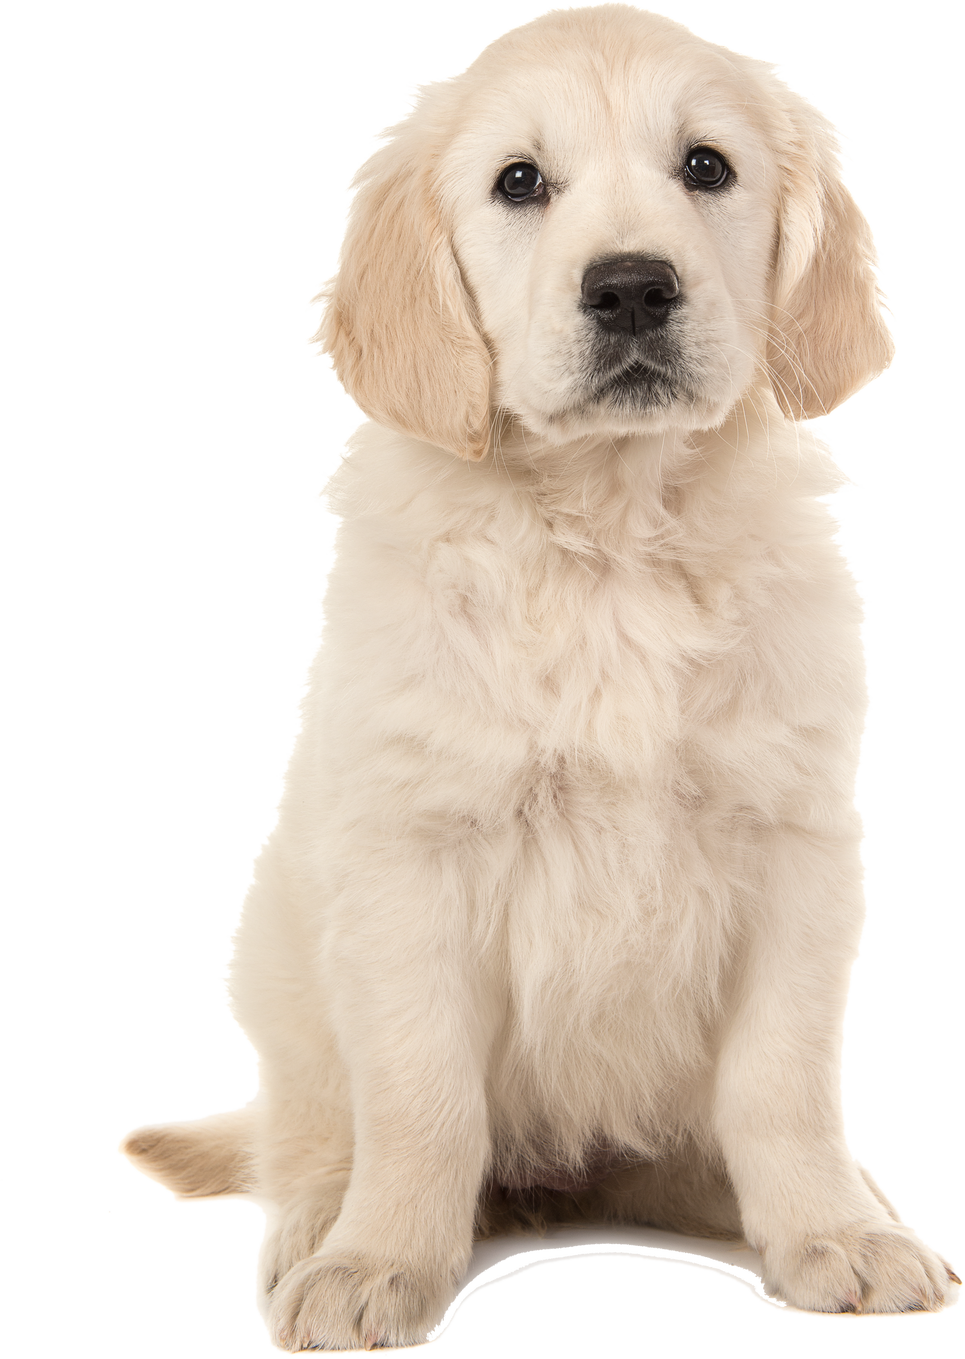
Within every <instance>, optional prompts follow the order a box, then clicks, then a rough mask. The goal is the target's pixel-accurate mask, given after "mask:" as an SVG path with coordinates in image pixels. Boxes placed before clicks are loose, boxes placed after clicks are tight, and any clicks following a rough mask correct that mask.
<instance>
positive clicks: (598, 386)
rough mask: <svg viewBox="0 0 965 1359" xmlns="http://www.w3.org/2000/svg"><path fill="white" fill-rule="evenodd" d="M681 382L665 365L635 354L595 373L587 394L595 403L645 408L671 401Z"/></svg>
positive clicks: (676, 393) (630, 408) (639, 409)
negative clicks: (627, 359) (607, 369)
mask: <svg viewBox="0 0 965 1359" xmlns="http://www.w3.org/2000/svg"><path fill="white" fill-rule="evenodd" d="M680 386H681V384H680V379H679V377H676V376H675V375H674V374H673V373H671V372H669V371H668V370H667V369H666V368H664V367H662V366H661V365H659V364H656V363H653V362H649V361H645V360H643V359H640V358H634V359H630V360H629V361H627V362H625V363H622V364H620V365H619V366H617V367H615V368H611V369H610V370H609V371H608V372H605V373H599V374H597V375H596V377H594V378H593V379H592V380H591V382H590V384H589V392H588V395H589V399H590V401H591V402H592V403H594V404H605V405H608V406H611V407H612V406H616V407H619V408H620V409H621V410H636V411H645V410H652V409H653V408H654V407H658V406H660V407H662V406H669V405H672V404H673V403H674V402H675V401H677V400H678V399H679V397H680Z"/></svg>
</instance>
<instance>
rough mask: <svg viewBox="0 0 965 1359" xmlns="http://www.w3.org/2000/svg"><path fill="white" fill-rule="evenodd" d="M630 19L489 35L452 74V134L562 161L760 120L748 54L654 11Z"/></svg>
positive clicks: (743, 129)
mask: <svg viewBox="0 0 965 1359" xmlns="http://www.w3.org/2000/svg"><path fill="white" fill-rule="evenodd" d="M606 8H609V7H606ZM593 13H594V12H593V11H582V12H581V11H569V12H565V13H564V14H563V15H562V16H560V17H561V18H562V19H567V17H568V16H577V17H579V15H580V14H584V15H587V16H589V17H590V19H592V16H593ZM548 17H549V18H551V19H555V18H556V16H548ZM618 17H620V18H621V19H622V17H623V16H622V15H619V14H618ZM634 20H635V22H634V23H633V24H631V25H629V26H627V25H626V24H624V25H623V26H622V27H621V28H620V29H619V31H618V32H617V33H614V32H613V31H612V28H610V27H607V26H606V25H594V24H592V23H590V22H588V23H587V25H585V26H583V27H581V26H579V25H578V24H576V23H575V22H574V21H573V20H572V19H571V20H570V22H568V23H565V24H556V23H554V24H552V25H545V26H544V24H543V21H538V22H537V23H535V24H532V25H528V26H527V27H526V28H523V29H519V30H517V31H516V33H515V34H509V35H507V38H506V39H503V40H500V41H499V42H497V43H494V44H493V46H492V47H490V48H487V49H486V51H485V52H484V53H483V54H482V55H481V56H480V58H479V59H478V60H477V61H476V62H475V63H474V64H473V66H471V67H470V68H469V70H468V71H467V72H466V73H465V75H464V76H462V77H461V78H460V82H459V83H460V84H461V85H462V100H461V113H462V117H461V118H460V119H459V123H460V125H461V127H460V132H459V134H458V136H457V138H456V141H457V142H458V143H461V144H462V145H463V146H465V147H467V148H468V147H469V146H471V147H473V148H478V147H480V146H481V145H484V144H485V145H492V147H493V148H494V149H495V148H497V147H498V148H499V150H498V154H501V155H503V154H508V155H515V154H520V155H524V154H529V155H539V153H540V152H543V153H545V154H546V155H548V156H549V157H550V158H551V159H552V158H554V157H561V158H563V159H569V158H572V156H573V155H574V154H575V155H579V153H580V151H581V150H585V151H586V152H587V153H588V154H591V155H600V154H601V153H604V152H605V151H606V150H607V149H610V150H612V151H615V152H618V153H620V154H626V153H627V152H631V153H632V151H633V150H634V149H638V150H641V151H645V149H646V148H648V147H649V148H654V149H655V150H657V151H658V153H659V152H663V151H664V150H665V149H666V148H667V147H668V146H671V145H677V144H679V143H681V142H687V141H693V140H701V139H708V140H713V139H714V138H717V139H720V138H722V137H723V138H727V137H736V138H738V139H739V138H741V137H742V136H746V135H747V134H748V133H749V132H751V131H752V130H754V129H757V128H759V127H760V125H761V114H762V102H763V99H762V95H763V92H762V90H761V88H760V85H759V82H758V80H757V79H756V76H757V72H756V71H755V69H754V67H755V66H756V63H752V62H746V61H745V60H744V59H742V58H739V57H736V56H733V55H732V54H730V53H727V52H725V51H724V49H722V48H717V47H714V46H713V45H712V44H710V43H705V42H703V41H701V40H700V39H697V38H695V37H693V35H692V34H690V33H688V32H687V30H685V29H683V28H681V27H680V26H679V25H677V24H670V23H669V21H662V20H657V18H656V16H651V15H647V14H642V13H639V12H635V14H634ZM637 20H639V22H636V21H637Z"/></svg>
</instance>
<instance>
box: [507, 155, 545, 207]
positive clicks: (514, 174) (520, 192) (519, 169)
mask: <svg viewBox="0 0 965 1359" xmlns="http://www.w3.org/2000/svg"><path fill="white" fill-rule="evenodd" d="M496 188H497V189H498V190H499V192H500V193H501V194H502V195H503V197H504V198H508V199H510V200H511V201H512V202H513V203H520V202H522V200H523V199H524V198H536V197H537V196H538V195H539V194H541V193H542V192H543V189H544V185H543V176H542V175H541V174H540V172H539V171H538V170H537V168H536V166H535V165H531V164H530V163H529V161H527V160H518V161H515V162H514V163H513V164H512V165H507V166H506V169H505V170H501V171H500V172H499V179H498V180H497V181H496Z"/></svg>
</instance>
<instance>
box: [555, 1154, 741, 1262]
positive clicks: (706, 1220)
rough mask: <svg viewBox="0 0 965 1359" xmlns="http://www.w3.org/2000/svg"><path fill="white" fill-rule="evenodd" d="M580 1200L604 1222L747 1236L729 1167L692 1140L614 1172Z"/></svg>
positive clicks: (734, 1237)
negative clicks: (728, 1173)
mask: <svg viewBox="0 0 965 1359" xmlns="http://www.w3.org/2000/svg"><path fill="white" fill-rule="evenodd" d="M579 1200H580V1209H581V1212H582V1214H583V1215H585V1216H588V1217H591V1218H593V1219H595V1220H602V1221H604V1222H624V1223H628V1224H629V1223H633V1224H635V1225H637V1226H641V1227H644V1226H645V1227H661V1228H663V1229H664V1230H665V1231H672V1232H682V1233H684V1234H685V1235H686V1236H707V1237H713V1238H717V1239H719V1240H725V1241H738V1240H741V1239H742V1238H743V1236H744V1230H743V1227H742V1225H741V1217H740V1211H739V1209H738V1206H737V1199H736V1197H735V1195H734V1190H733V1188H732V1186H731V1183H730V1180H729V1179H728V1177H727V1174H726V1172H725V1171H724V1170H723V1168H722V1167H719V1166H716V1165H714V1164H713V1162H712V1161H711V1160H710V1159H709V1158H708V1157H706V1156H705V1155H704V1154H703V1153H702V1152H701V1151H700V1150H699V1148H697V1147H696V1146H695V1145H694V1144H692V1143H689V1142H688V1143H685V1144H683V1145H682V1146H681V1147H679V1148H676V1149H674V1150H671V1151H669V1152H667V1153H666V1154H665V1155H664V1156H661V1157H659V1158H658V1159H656V1160H653V1161H642V1162H638V1163H636V1164H634V1165H630V1166H625V1167H623V1168H621V1169H619V1170H615V1171H613V1172H612V1174H610V1175H608V1176H607V1178H606V1179H605V1180H604V1181H603V1183H602V1184H600V1185H598V1186H596V1187H595V1188H594V1189H591V1190H588V1191H585V1193H584V1194H581V1195H580V1196H579Z"/></svg>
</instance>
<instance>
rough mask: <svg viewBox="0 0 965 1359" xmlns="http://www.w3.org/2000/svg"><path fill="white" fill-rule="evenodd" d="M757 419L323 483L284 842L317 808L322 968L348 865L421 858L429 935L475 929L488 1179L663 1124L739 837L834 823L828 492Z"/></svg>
mask: <svg viewBox="0 0 965 1359" xmlns="http://www.w3.org/2000/svg"><path fill="white" fill-rule="evenodd" d="M767 419H768V408H767V404H766V401H765V400H764V399H763V398H762V399H761V404H760V405H759V406H758V407H755V406H753V405H752V404H750V403H748V406H747V409H746V410H745V411H744V412H742V418H741V420H740V422H738V421H736V420H735V421H733V422H731V424H730V425H728V426H725V427H724V428H723V429H722V430H721V431H719V432H718V433H716V434H712V435H705V436H702V439H701V441H700V442H699V443H697V442H695V441H690V442H684V441H680V442H679V443H678V444H671V443H670V442H669V441H659V440H648V439H645V438H640V439H636V440H625V441H623V442H622V443H621V445H620V446H619V447H614V446H612V445H609V446H604V447H601V448H597V449H589V450H587V451H586V454H585V455H584V457H583V458H582V459H580V460H574V464H573V465H571V466H570V467H568V468H567V469H565V470H564V472H563V473H561V472H560V470H559V468H558V466H556V467H553V468H552V469H551V470H548V469H545V468H543V467H542V466H541V465H540V461H539V457H538V454H534V450H533V448H532V445H530V447H529V448H525V449H521V448H519V447H514V446H512V444H511V443H507V446H506V447H505V449H504V457H503V459H502V460H501V461H498V462H496V463H494V464H493V465H491V466H487V467H474V466H471V465H466V464H464V463H457V462H454V461H452V460H451V459H446V457H445V455H444V454H440V453H438V452H437V451H435V450H431V449H427V448H426V447H425V446H422V445H417V444H413V443H411V442H409V441H406V440H404V439H402V438H399V439H398V441H393V443H392V444H391V445H389V446H388V448H387V447H386V441H385V439H384V437H383V436H379V438H375V439H373V438H370V436H369V435H367V434H366V432H364V431H363V433H362V434H361V436H360V437H359V439H358V441H357V444H356V447H355V449H354V452H353V453H352V455H351V457H350V458H349V459H348V460H347V461H346V463H345V465H344V466H343V469H342V471H341V472H340V473H339V474H338V476H337V478H336V480H335V483H334V486H333V493H334V502H335V506H336V508H337V509H339V510H340V511H341V512H342V513H343V514H344V516H345V522H344V527H343V529H342V531H341V538H340V546H339V560H338V565H337V567H336V570H335V572H334V573H333V576H332V581H331V585H330V593H329V598H328V606H327V616H328V632H327V635H326V644H325V646H324V648H323V652H322V656H321V657H320V660H319V663H318V665H317V668H316V673H315V680H314V685H313V690H312V694H311V695H310V697H309V700H308V705H307V722H306V733H305V744H306V749H307V750H311V751H314V754H313V755H306V756H305V757H304V758H305V759H306V762H307V764H306V769H305V771H304V774H303V776H301V777H300V778H299V780H298V781H299V784H300V785H301V784H302V782H303V778H304V776H305V775H309V774H310V776H311V778H312V779H314V780H315V783H316V789H317V798H316V799H315V800H314V802H313V803H312V804H310V805H311V808H312V810H311V819H310V821H309V823H307V824H305V825H304V829H303V834H304V841H303V843H305V844H310V845H311V847H312V848H311V852H312V854H313V855H316V854H317V853H318V848H317V846H318V830H319V811H320V809H321V808H325V809H327V810H326V812H325V825H326V833H325V834H324V835H323V837H322V842H323V844H324V851H323V852H324V853H325V855H326V856H327V857H328V861H329V865H330V868H333V869H334V874H335V876H334V881H333V886H335V888H336V890H335V891H334V892H333V897H332V899H331V906H330V908H329V909H330V915H329V933H328V938H329V940H330V941H332V942H331V946H332V949H333V956H334V955H335V953H337V952H338V948H339V947H340V946H344V941H346V940H348V939H350V938H353V937H354V936H355V935H356V934H357V933H358V931H359V930H360V929H364V928H366V927H367V925H369V924H371V922H370V921H368V922H367V921H366V919H365V910H366V908H365V905H364V903H363V902H361V901H360V899H359V897H358V895H357V894H356V893H354V892H352V891H348V892H347V893H341V894H340V893H339V892H338V890H337V884H338V882H339V881H345V882H348V881H350V880H351V878H352V875H353V872H354V869H355V865H354V863H353V862H349V860H350V859H351V858H352V855H357V853H358V847H359V845H360V844H367V845H368V846H369V847H370V850H371V853H372V855H374V856H375V857H376V858H378V859H381V860H384V861H385V865H386V868H385V871H386V873H390V872H392V871H397V870H396V869H394V868H393V866H392V865H393V863H394V862H395V858H394V855H395V851H394V850H393V846H395V847H397V849H398V853H399V854H400V855H404V853H405V850H404V848H403V847H404V846H407V845H408V846H411V845H412V844H413V843H417V844H418V845H419V846H420V852H421V854H422V858H423V862H426V861H427V856H428V861H429V862H431V863H432V864H433V865H434V867H433V869H432V871H433V872H438V873H440V874H443V875H444V876H445V877H446V878H447V881H448V882H449V884H450V893H449V896H448V898H447V899H446V905H445V906H444V908H442V909H441V911H440V919H439V922H438V928H439V931H440V935H441V937H443V938H445V937H446V934H447V932H448V933H449V934H450V935H453V934H462V933H463V932H466V931H468V932H469V933H470V934H471V936H472V938H473V941H474V944H473V947H474V949H475V956H476V958H477V961H478V969H479V977H480V986H481V987H482V988H483V990H485V991H486V993H487V995H488V997H489V999H490V1000H491V1002H492V1003H493V1004H494V1005H495V1006H496V1007H497V1008H499V1010H500V1012H501V1014H502V1020H501V1023H500V1026H499V1037H498V1040H497V1042H496V1044H495V1046H494V1050H493V1053H492V1056H491V1061H490V1082H491V1100H492V1103H493V1107H494V1110H497V1111H498V1109H499V1108H501V1107H506V1108H511V1109H512V1110H513V1119H512V1126H511V1127H510V1126H509V1124H507V1127H506V1129H505V1130H504V1136H503V1140H504V1141H505V1142H506V1145H507V1148H508V1149H507V1150H506V1152H505V1158H506V1159H507V1163H508V1164H510V1165H514V1166H517V1167H518V1166H519V1165H520V1164H523V1165H525V1164H528V1163H533V1164H536V1163H539V1162H540V1161H542V1162H544V1163H545V1162H546V1161H547V1159H549V1160H550V1161H553V1160H559V1161H560V1162H561V1163H563V1162H570V1163H572V1162H573V1160H574V1158H575V1159H576V1160H579V1157H580V1155H582V1154H583V1150H582V1149H584V1148H585V1146H586V1143H587V1140H588V1138H593V1137H599V1136H603V1137H604V1138H605V1139H607V1140H608V1141H609V1142H613V1143H617V1144H621V1145H629V1146H636V1147H637V1148H641V1147H643V1148H646V1147H648V1146H650V1147H652V1145H653V1142H654V1138H656V1139H657V1140H658V1141H659V1137H660V1135H661V1134H662V1132H664V1131H666V1130H668V1129H670V1128H672V1126H673V1125H674V1124H675V1123H676V1122H678V1121H679V1119H680V1118H682V1117H683V1118H685V1117H686V1111H687V1106H688V1105H689V1104H690V1103H691V1102H692V1101H693V1100H694V1099H697V1098H699V1090H700V1084H701V1081H702V1079H703V1076H704V1073H705V1070H706V1065H707V1062H708V1061H709V1059H710V1055H711V1053H712V1049H713V1044H714V1041H715V1040H714V1034H715V1031H716V1023H717V1016H718V1014H719V1011H720V1005H721V1001H722V994H723V993H724V992H725V991H726V988H727V986H728V984H729V982H728V978H729V976H730V973H731V969H732V967H733V963H734V957H735V948H736V947H737V945H738V943H739V939H740V936H741V931H742V920H743V919H744V918H745V917H746V916H747V913H748V912H753V911H754V910H755V909H756V903H757V899H758V896H759V890H760V844H761V840H762V836H765V835H766V833H767V828H768V827H769V826H772V825H774V824H777V823H783V822H786V821H787V820H788V819H790V820H792V821H795V820H797V821H799V822H800V823H801V824H802V825H807V826H808V827H810V828H811V829H814V828H819V829H821V830H823V831H827V832H828V833H832V834H833V833H837V832H840V831H841V829H842V827H843V825H844V824H845V822H847V823H848V824H851V819H852V815H853V814H852V813H851V812H850V810H846V809H847V807H848V800H849V798H850V794H851V781H852V777H853V770H852V764H853V756H854V753H855V734H856V730H857V724H858V721H859V716H860V708H861V678H860V664H859V662H858V660H857V638H856V626H857V608H856V605H855V602H854V598H853V593H852V590H851V587H850V583H849V581H848V578H847V575H846V572H845V571H844V570H843V568H842V565H841V563H840V560H839V558H838V555H837V553H836V551H835V550H834V548H833V545H832V543H831V524H830V521H829V519H828V517H827V515H826V512H825V510H824V507H823V506H822V505H821V504H820V503H819V502H818V501H817V500H816V499H815V497H816V495H817V494H819V493H821V492H823V491H826V490H828V489H830V488H831V486H832V485H833V484H834V483H833V477H834V474H833V472H832V471H831V469H830V468H829V465H828V464H827V463H826V461H825V459H824V457H823V455H822V454H821V452H820V450H818V448H817V447H816V446H814V445H812V444H809V443H805V442H804V441H803V440H802V439H801V438H800V437H799V436H795V435H793V434H789V435H788V436H786V437H787V446H786V447H781V446H780V444H778V446H777V447H775V446H774V440H773V438H772V439H771V441H770V443H768V442H767V440H766V437H765V436H766V425H767ZM360 578H361V579H360ZM360 585H361V588H360ZM297 758H298V757H297V756H296V759H297ZM309 764H311V765H312V767H311V768H310V769H309V768H308V765H309ZM829 766H833V769H832V779H831V785H832V787H835V788H836V789H837V790H839V792H840V798H837V797H832V798H829V797H828V793H827V789H828V777H827V776H828V771H829ZM819 785H820V787H821V788H822V790H823V791H822V793H821V795H820V796H818V795H817V794H816V793H815V792H814V791H813V789H814V788H815V787H817V786H819ZM832 804H833V805H832ZM346 845H349V846H351V847H352V849H351V851H350V852H347V851H346V850H344V849H343V846H346ZM340 865H341V867H342V870H343V871H342V872H339V866H340ZM424 871H425V870H424ZM470 884H471V885H470ZM426 897H427V900H429V899H433V898H434V894H433V893H431V892H428V891H427V893H426ZM380 927H383V928H385V929H387V930H392V929H393V928H394V922H393V920H392V918H391V908H389V909H388V911H387V912H386V911H383V914H382V916H381V918H380ZM339 941H342V943H341V944H340V943H339ZM615 1016H618V1017H619V1018H618V1019H616V1018H615ZM577 1071H578V1072H579V1073H580V1074H579V1080H578V1088H575V1087H574V1083H573V1081H572V1079H571V1078H570V1074H569V1073H571V1072H577ZM524 1109H525V1110H527V1111H528V1112H527V1114H526V1116H525V1117H520V1111H521V1110H524ZM496 1124H497V1126H498V1124H499V1117H498V1113H497V1114H496ZM548 1127H551V1128H552V1134H551V1135H550V1134H548V1133H547V1132H546V1128H548ZM547 1138H549V1141H550V1142H551V1143H552V1147H553V1151H552V1153H551V1154H550V1153H548V1152H547V1151H546V1150H545V1146H544V1144H545V1143H546V1141H547ZM499 1141H500V1138H499V1136H497V1144H498V1143H499ZM541 1147H543V1148H544V1149H543V1150H539V1148H541ZM527 1148H528V1149H527ZM534 1148H536V1150H534ZM498 1159H499V1157H498V1155H497V1160H498ZM509 1178H512V1176H511V1175H510V1176H509Z"/></svg>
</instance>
